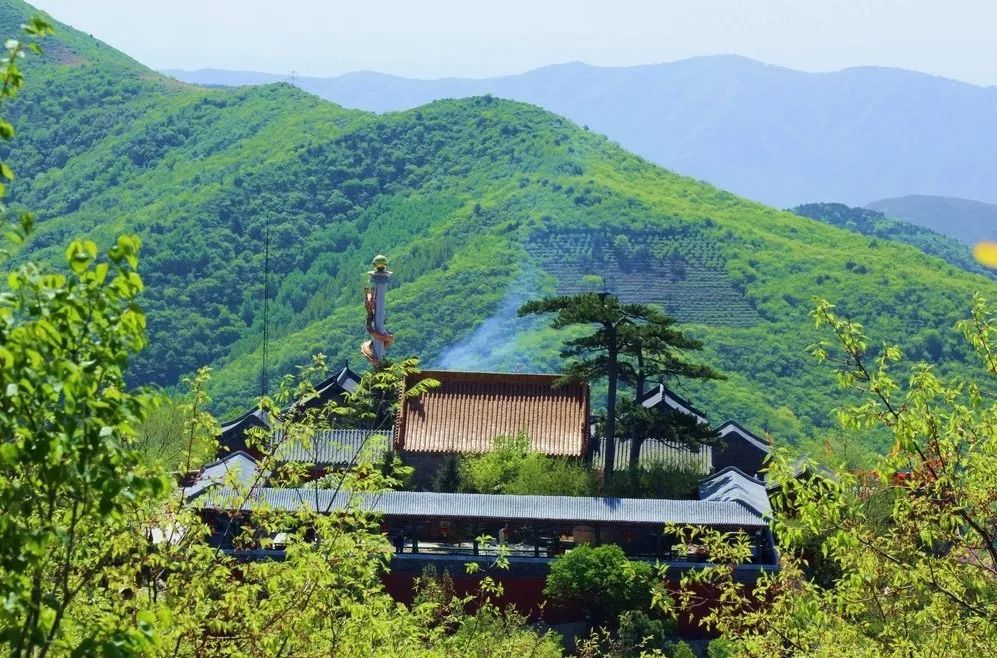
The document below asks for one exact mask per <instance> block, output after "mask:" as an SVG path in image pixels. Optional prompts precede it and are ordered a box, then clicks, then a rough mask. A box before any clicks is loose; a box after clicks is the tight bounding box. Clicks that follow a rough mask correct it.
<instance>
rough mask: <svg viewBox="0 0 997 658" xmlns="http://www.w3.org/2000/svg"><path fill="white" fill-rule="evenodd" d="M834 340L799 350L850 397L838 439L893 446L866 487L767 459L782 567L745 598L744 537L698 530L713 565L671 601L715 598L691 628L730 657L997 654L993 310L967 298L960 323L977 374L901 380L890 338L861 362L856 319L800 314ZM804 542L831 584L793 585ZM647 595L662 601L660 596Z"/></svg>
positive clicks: (799, 576)
mask: <svg viewBox="0 0 997 658" xmlns="http://www.w3.org/2000/svg"><path fill="white" fill-rule="evenodd" d="M813 317H814V320H815V322H816V324H817V326H818V327H820V328H827V329H829V330H830V331H831V332H832V333H833V334H834V336H835V337H836V339H837V343H838V347H837V348H835V347H833V346H832V345H831V344H829V343H827V342H820V343H817V344H815V345H813V346H812V352H813V354H814V355H815V356H816V357H817V358H818V360H820V361H822V362H825V361H827V362H832V363H834V364H836V367H835V372H836V376H837V378H838V380H839V382H840V383H841V384H842V385H843V386H845V387H847V388H849V389H850V390H853V391H855V392H857V393H858V394H860V395H861V396H862V398H863V399H862V401H861V402H859V403H856V404H853V405H851V406H848V407H845V408H842V409H841V410H840V412H839V417H840V419H841V421H842V422H843V423H844V424H845V425H846V427H847V428H849V429H850V430H852V431H870V430H871V429H874V428H877V427H879V428H884V429H885V430H887V431H889V433H890V435H891V436H892V439H893V441H892V447H891V450H890V451H889V453H888V454H886V455H885V456H883V457H881V458H880V459H879V461H878V462H877V464H876V466H875V468H874V469H873V474H874V476H875V478H874V482H875V483H877V484H875V486H874V487H872V491H873V492H874V495H876V496H884V497H885V498H884V499H885V500H886V501H887V504H885V505H879V504H872V502H871V501H870V500H869V496H870V485H869V483H868V480H867V479H864V480H859V479H858V478H857V477H856V476H854V475H852V474H850V473H848V472H839V473H838V474H837V476H836V477H835V478H809V479H800V478H796V477H794V475H795V473H796V472H797V471H798V468H797V466H798V465H797V464H796V463H795V462H794V461H793V460H791V459H790V458H789V457H788V456H787V455H785V454H779V455H777V456H776V459H775V460H774V462H773V466H772V467H771V468H770V471H769V477H770V478H771V480H772V481H773V482H774V483H777V484H779V485H780V487H781V490H782V493H781V494H780V495H779V496H777V497H776V500H775V501H774V503H775V506H776V520H775V530H776V534H777V536H778V537H779V541H780V543H781V544H782V546H783V549H784V550H783V559H782V564H781V570H780V571H779V572H778V573H777V574H770V575H766V576H764V577H763V578H762V579H761V580H760V582H759V583H758V584H757V585H756V586H755V588H754V590H753V591H752V592H750V596H749V592H748V591H747V590H746V588H745V586H744V585H742V584H739V583H736V582H735V579H734V578H733V569H732V567H733V566H734V565H735V564H737V563H739V562H743V561H745V560H746V559H747V557H748V556H749V554H750V548H749V546H748V545H747V543H746V541H745V540H744V538H743V537H737V536H732V535H727V536H722V535H718V534H717V533H703V534H702V535H701V537H700V541H701V543H705V544H706V545H707V546H708V548H709V550H710V553H711V560H713V561H714V562H715V563H717V564H718V565H719V566H718V567H717V568H715V569H706V570H703V571H702V572H699V573H696V574H688V575H686V576H684V577H683V579H682V580H683V592H682V595H681V596H680V597H679V599H678V604H677V605H678V608H679V609H683V610H690V609H693V608H695V607H696V606H697V595H696V594H695V589H696V587H700V588H701V587H703V586H708V587H713V588H717V590H718V591H719V592H720V595H719V600H720V602H721V603H720V605H718V606H716V607H715V608H713V609H712V610H710V611H709V613H708V614H706V616H705V623H706V624H707V625H709V626H710V627H712V628H713V629H715V630H717V631H720V632H721V633H723V634H724V635H725V636H726V638H727V639H728V640H729V641H730V643H731V648H732V653H733V655H746V656H831V655H836V656H888V657H892V656H897V657H901V656H904V657H910V656H914V657H919V656H987V655H993V654H994V653H997V605H995V602H997V542H995V539H997V537H995V531H997V497H995V492H997V441H995V437H997V403H995V402H994V400H995V396H994V389H993V386H994V383H995V382H997V315H995V314H994V312H993V310H992V309H991V308H990V307H989V305H988V304H987V302H986V300H985V299H984V298H983V297H980V296H977V297H976V298H975V300H974V303H973V308H972V314H971V317H970V318H969V319H967V320H964V321H961V322H959V323H958V325H957V327H958V329H959V330H960V331H961V332H962V333H963V334H964V336H965V338H966V339H967V340H968V342H969V344H970V346H971V347H972V349H973V350H975V352H976V353H977V354H978V356H979V358H980V361H981V364H982V372H983V373H985V374H983V375H981V378H980V379H979V380H978V381H977V380H968V379H963V378H958V377H956V378H945V377H943V376H942V374H941V373H939V372H938V371H936V369H935V368H934V367H932V366H930V365H926V364H920V365H915V366H914V367H913V369H912V371H911V375H910V378H909V380H908V381H907V383H906V385H903V384H901V383H900V382H899V381H897V380H896V379H895V377H894V375H893V370H894V369H895V368H896V365H897V363H898V361H899V359H900V355H901V350H900V348H899V347H898V346H896V345H890V344H885V345H882V346H880V347H879V348H878V349H877V350H876V351H875V352H874V353H872V354H870V345H869V339H868V338H867V337H866V335H865V333H864V330H863V328H862V327H861V325H859V324H857V323H855V322H853V321H851V320H848V319H846V318H842V317H840V316H839V315H838V314H837V313H836V312H835V310H834V308H833V307H832V306H831V305H830V304H828V303H827V302H824V301H820V302H819V303H818V305H817V308H816V310H815V311H814V313H813ZM814 538H818V539H819V541H820V546H821V550H822V552H823V553H824V555H825V556H826V559H827V560H829V561H830V562H831V563H832V566H833V567H834V568H836V569H837V571H838V574H839V575H837V577H836V578H835V579H834V580H833V581H832V582H830V583H827V582H825V583H817V582H813V581H812V580H810V579H808V578H807V577H806V573H807V572H806V568H805V565H804V564H802V563H801V562H800V560H799V558H797V557H796V554H797V553H798V552H799V551H800V549H801V548H805V547H806V546H807V545H808V543H809V542H811V541H812V540H813V539H814ZM656 600H657V601H658V602H659V603H662V604H664V605H666V606H669V605H671V600H670V599H669V598H668V594H667V593H665V592H663V591H659V592H657V595H656Z"/></svg>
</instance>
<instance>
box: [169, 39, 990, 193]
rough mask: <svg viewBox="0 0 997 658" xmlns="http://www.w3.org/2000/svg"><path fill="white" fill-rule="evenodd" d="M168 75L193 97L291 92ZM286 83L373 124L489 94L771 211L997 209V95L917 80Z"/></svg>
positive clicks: (743, 63) (559, 68)
mask: <svg viewBox="0 0 997 658" xmlns="http://www.w3.org/2000/svg"><path fill="white" fill-rule="evenodd" d="M301 65H302V67H306V66H307V67H312V68H316V67H319V68H320V67H322V66H325V63H320V62H307V61H302V64H301ZM172 73H173V74H174V75H176V76H177V77H178V78H179V79H181V80H186V81H188V82H197V83H200V84H248V83H251V82H256V83H260V82H273V81H281V80H284V81H286V80H290V79H291V76H288V75H267V74H253V73H249V72H233V71H217V70H204V71H173V72H172ZM293 79H294V83H295V84H296V85H298V86H299V87H300V88H301V89H304V90H305V91H308V92H310V93H313V94H316V95H318V96H320V97H322V98H325V99H326V100H331V101H333V102H334V103H340V104H342V105H343V106H344V107H352V108H358V109H364V110H372V111H375V112H385V111H397V110H406V109H411V108H413V107H417V106H419V105H423V104H425V103H428V102H430V101H433V100H437V99H441V98H462V97H469V96H477V95H483V94H489V93H490V94H494V95H495V96H500V97H502V98H510V99H514V100H519V101H523V102H527V103H534V104H536V105H539V106H540V107H543V108H544V109H547V110H550V111H551V112H556V113H557V114H560V115H562V116H565V117H568V118H569V119H571V120H572V121H575V122H577V123H578V124H580V125H587V126H589V127H590V128H591V129H592V130H595V131H598V132H601V133H604V134H606V135H608V136H609V137H610V138H611V139H613V140H615V141H617V142H619V143H620V144H621V145H622V146H623V147H624V148H626V149H629V150H631V151H633V152H634V153H637V154H639V155H642V156H644V157H645V158H648V159H650V160H651V161H652V162H656V163H657V164H660V165H663V166H665V167H668V168H671V169H675V170H677V171H681V172H682V173H684V174H687V175H689V176H693V177H695V178H701V179H703V180H706V181H708V182H710V183H713V184H714V185H718V186H720V187H722V188H724V189H728V190H731V191H733V192H735V193H737V194H741V195H743V196H746V197H748V198H750V199H755V200H758V201H762V202H764V203H769V204H773V205H777V206H779V207H786V206H791V205H797V204H800V203H805V202H807V201H811V200H813V199H837V200H839V201H843V202H845V203H849V204H851V205H861V204H865V203H867V202H869V201H871V200H872V199H880V198H883V197H887V196H900V195H905V194H945V195H949V196H958V197H965V198H968V199H980V200H982V201H987V202H990V203H997V187H995V186H994V185H993V183H992V181H993V180H994V178H995V177H997V131H995V129H994V126H997V88H994V87H978V86H975V85H971V84H967V83H964V82H959V81H956V80H948V79H945V78H940V77H936V76H931V75H926V74H923V73H917V72H914V71H905V70H902V69H891V68H881V67H857V68H849V69H845V70H842V71H834V72H830V73H824V72H821V73H809V72H804V71H797V70H793V69H789V68H783V67H781V66H771V65H766V64H764V63H762V62H758V61H754V60H751V59H748V58H745V57H738V56H735V55H715V56H708V57H693V58H690V59H684V60H680V61H676V62H668V63H664V64H648V65H643V66H626V67H608V66H591V65H588V64H584V63H581V62H570V63H566V64H556V65H553V66H545V67H542V68H539V69H535V70H532V71H527V72H526V73H521V74H517V75H508V76H502V77H496V78H485V79H471V78H443V79H439V80H419V79H412V78H401V77H398V76H393V75H385V74H383V73H376V72H371V71H358V72H354V73H347V74H345V75H341V76H337V77H332V78H317V77H300V76H295V77H294V78H293ZM856 108H862V111H856Z"/></svg>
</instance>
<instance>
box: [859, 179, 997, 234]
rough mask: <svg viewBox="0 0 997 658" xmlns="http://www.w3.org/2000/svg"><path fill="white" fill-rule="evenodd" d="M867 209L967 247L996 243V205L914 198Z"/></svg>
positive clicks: (899, 199) (961, 200) (921, 196)
mask: <svg viewBox="0 0 997 658" xmlns="http://www.w3.org/2000/svg"><path fill="white" fill-rule="evenodd" d="M995 185H997V181H995ZM866 208H871V209H872V210H878V211H879V212H882V213H884V214H886V215H889V216H891V217H896V218H898V219H902V220H904V221H905V222H909V223H911V224H915V225H917V226H921V227H923V228H926V229H930V230H932V231H936V232H938V233H942V234H944V235H948V236H951V237H953V238H955V239H956V240H959V241H960V242H963V243H965V244H970V245H971V244H976V243H977V242H982V241H984V240H991V241H995V240H997V205H994V204H991V203H982V202H980V201H972V200H970V199H957V198H952V197H942V196H926V195H923V194H912V195H909V196H905V197H900V198H896V199H880V200H879V201H874V202H872V203H870V204H867V205H866Z"/></svg>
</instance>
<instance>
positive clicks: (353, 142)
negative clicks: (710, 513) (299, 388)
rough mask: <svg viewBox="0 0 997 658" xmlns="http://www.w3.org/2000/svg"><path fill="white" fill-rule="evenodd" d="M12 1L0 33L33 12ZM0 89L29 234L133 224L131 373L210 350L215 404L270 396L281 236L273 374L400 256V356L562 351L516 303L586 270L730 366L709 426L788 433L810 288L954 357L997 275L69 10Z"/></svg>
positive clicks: (5, 1)
mask: <svg viewBox="0 0 997 658" xmlns="http://www.w3.org/2000/svg"><path fill="white" fill-rule="evenodd" d="M29 11H30V10H29V8H28V7H27V5H25V4H23V3H21V2H18V1H17V0H2V1H0V30H2V31H3V33H4V34H15V33H16V31H17V26H18V24H19V23H21V22H23V19H24V17H25V16H26V15H27V14H28V13H29ZM29 68H30V71H29V73H30V79H31V85H29V87H28V90H27V91H26V92H25V93H24V94H23V95H22V96H21V97H20V98H19V99H18V100H17V101H16V102H15V103H13V104H11V105H10V110H11V119H12V121H13V123H14V124H15V126H16V127H17V128H18V131H19V133H18V137H17V139H16V140H15V141H14V142H13V144H14V146H13V152H11V153H9V154H5V155H6V156H7V157H5V160H9V161H12V162H14V163H19V169H18V174H19V177H18V180H17V181H16V182H15V183H14V184H13V185H12V196H11V197H10V203H11V205H12V206H15V207H17V206H26V207H30V208H32V209H34V210H36V211H37V212H38V213H39V223H40V225H39V229H38V232H37V234H36V236H35V237H34V239H33V242H32V243H31V244H30V245H29V253H30V254H31V255H32V256H34V257H39V258H46V257H51V258H52V259H53V260H54V259H55V258H56V257H61V253H62V250H63V249H64V248H65V244H66V243H67V241H68V240H69V239H70V238H72V237H73V236H76V235H81V234H87V235H92V236H95V238H96V239H97V240H98V242H100V243H101V244H103V245H107V244H109V243H110V241H111V238H112V236H114V235H116V234H119V233H122V232H126V231H134V232H136V233H138V234H139V235H140V236H141V237H142V240H143V244H144V247H143V258H142V267H141V270H142V272H143V276H144V277H145V281H146V285H147V290H146V293H145V295H144V304H145V306H146V308H147V310H148V314H149V322H150V325H149V334H150V346H149V348H148V349H147V350H146V351H145V352H144V353H143V354H142V356H141V358H140V359H139V360H138V361H137V362H136V363H134V365H133V368H132V379H133V380H134V381H135V382H147V383H154V384H159V385H164V386H170V385H173V384H175V383H176V382H177V381H178V379H179V378H180V377H181V376H183V375H184V374H187V373H190V372H191V371H193V370H194V369H195V368H196V367H198V366H200V365H203V364H212V365H213V366H214V367H215V371H216V372H215V377H214V380H213V390H212V393H213V394H214V397H215V405H216V409H217V410H219V411H220V412H222V413H225V412H231V411H233V410H237V409H241V408H244V407H245V406H247V405H248V404H249V403H250V400H251V397H252V396H253V395H254V394H256V393H258V392H259V379H260V370H261V365H262V354H261V336H262V333H263V332H262V322H263V314H262V309H263V290H264V287H263V263H264V245H265V242H266V237H267V235H268V234H269V238H270V239H269V242H270V250H269V260H270V266H271V272H272V274H271V277H272V278H271V290H272V304H271V313H270V321H269V327H270V334H271V337H272V343H271V349H270V354H271V361H270V369H269V372H270V374H271V375H272V377H273V378H276V377H278V376H279V375H280V374H282V373H285V372H289V371H292V370H293V369H294V368H295V367H296V366H297V365H299V364H301V363H303V362H304V361H305V360H306V359H307V358H308V357H309V355H311V354H312V353H314V352H317V351H323V352H325V353H327V354H328V355H329V357H330V361H331V362H332V363H334V364H336V363H340V362H342V361H344V360H349V361H350V362H351V363H352V364H353V365H354V366H358V367H359V366H360V365H361V364H362V359H361V357H360V355H359V351H358V346H359V343H360V342H361V340H363V335H364V332H363V317H364V315H363V307H362V303H361V297H360V286H361V284H362V281H363V273H364V272H365V271H366V270H367V269H368V267H369V263H370V258H371V256H373V255H374V254H375V253H378V252H382V253H385V254H387V255H388V257H389V258H390V260H391V269H393V270H394V271H395V286H394V287H393V289H392V290H391V291H390V293H389V299H388V304H389V318H388V325H389V328H390V329H391V330H392V331H393V333H394V334H395V336H396V341H395V345H394V346H393V348H392V352H393V354H395V355H399V356H401V355H407V354H413V353H414V354H419V355H420V356H421V357H422V358H423V360H424V363H426V364H427V365H435V364H439V363H444V364H446V365H449V366H455V367H456V366H461V367H472V368H494V369H511V368H514V367H521V368H525V369H538V370H552V369H557V368H558V367H559V361H558V358H557V350H558V347H559V338H558V337H557V336H556V335H554V334H552V332H551V331H550V330H547V329H545V328H543V327H542V326H541V325H540V324H538V323H537V321H535V320H534V321H526V320H522V321H521V320H517V319H515V317H514V316H515V308H516V306H517V305H518V303H519V302H520V301H522V300H523V299H525V298H528V297H532V296H535V295H539V294H543V293H551V292H554V291H555V290H562V291H565V290H570V289H575V288H577V287H578V286H590V287H598V288H600V289H601V288H608V289H611V290H614V291H616V292H619V293H620V294H621V295H622V296H623V297H624V298H629V299H635V300H640V301H654V302H658V303H661V304H663V305H664V306H665V307H666V308H667V309H669V310H670V311H672V312H673V313H675V314H676V315H677V316H678V317H679V318H681V319H682V320H683V321H685V322H687V323H688V325H687V328H688V329H689V331H690V332H691V333H693V334H695V335H697V336H699V337H701V338H702V339H703V340H704V341H705V343H706V351H705V353H704V359H705V360H706V361H708V362H709V363H710V364H711V365H713V366H715V367H717V368H719V369H720V370H723V371H724V372H726V373H727V374H728V377H729V378H728V379H727V380H726V381H723V382H712V383H706V384H701V385H697V386H696V387H694V388H693V387H690V388H689V389H688V390H683V391H682V393H683V394H684V395H687V396H689V397H690V398H691V399H693V400H695V401H696V405H697V406H698V407H701V408H703V409H704V410H705V411H707V412H708V413H710V414H711V417H712V418H714V419H715V420H721V419H724V418H727V417H732V418H737V419H738V420H739V421H741V422H742V423H743V424H745V425H746V426H748V427H750V428H752V429H754V430H757V431H765V430H769V431H771V432H772V433H773V434H775V435H776V436H777V437H779V438H780V439H786V440H789V441H796V440H798V439H800V438H802V437H804V436H807V435H812V434H814V433H819V432H822V431H825V430H827V429H828V428H829V427H831V426H832V422H833V421H832V418H833V412H832V410H833V409H834V407H835V406H837V405H838V404H839V403H841V402H842V401H843V399H844V398H842V397H841V395H842V394H841V393H840V392H838V391H836V390H835V389H834V388H833V384H832V383H831V382H829V381H828V378H827V377H826V373H824V372H821V371H818V370H817V369H815V368H814V367H813V365H812V364H811V360H810V359H809V358H808V357H807V356H806V353H805V348H806V346H807V345H808V344H810V343H812V342H813V341H814V340H815V338H816V334H815V333H814V331H813V330H812V322H811V320H810V319H809V317H808V312H809V310H810V309H811V307H812V304H811V296H812V295H820V296H823V297H827V298H829V299H831V300H835V301H836V302H837V303H838V304H839V305H840V308H841V310H842V311H843V312H845V313H847V314H848V315H851V316H853V317H856V318H862V319H863V320H864V321H865V323H866V325H867V329H868V331H869V333H870V334H871V335H872V336H874V337H876V339H880V338H882V339H886V338H892V337H895V336H905V337H907V344H908V345H910V346H912V347H913V350H914V353H913V354H912V355H911V356H913V357H928V358H932V359H935V360H937V362H938V363H939V368H940V369H941V370H943V371H950V370H952V369H961V368H964V367H965V366H964V365H963V363H964V360H965V358H966V351H965V349H966V348H964V347H963V346H962V344H961V343H960V342H959V341H958V340H957V339H956V336H955V334H954V333H953V332H952V331H951V326H952V325H953V323H954V322H955V321H956V320H957V319H959V318H961V317H963V316H964V315H965V312H966V308H967V307H968V304H969V299H970V295H971V293H972V292H973V291H974V290H986V291H988V292H990V293H991V296H992V293H993V292H994V291H995V284H994V282H993V281H992V280H989V279H987V278H985V277H983V276H976V275H972V274H969V273H966V272H963V271H961V270H958V269H957V268H955V267H952V266H951V265H949V264H947V263H945V262H943V261H942V260H940V259H936V258H931V257H925V255H924V254H923V253H922V252H921V251H919V250H917V249H914V248H912V247H907V246H903V245H898V244H895V243H892V242H887V241H883V240H876V239H870V238H869V237H866V236H862V235H859V234H856V233H853V232H850V231H846V230H843V229H839V228H835V227H832V226H828V225H826V224H822V223H820V222H816V221H812V220H809V219H805V218H802V217H799V216H797V215H793V214H791V213H786V212H779V211H776V210H774V209H771V208H768V207H765V206H762V205H760V204H757V203H753V202H749V201H745V200H743V199H740V198H738V197H736V196H734V195H732V194H729V193H727V192H724V191H721V190H719V189H717V188H714V187H712V186H710V185H707V184H704V183H700V182H697V181H694V180H692V179H689V178H685V177H682V176H679V175H677V174H674V173H671V172H668V171H665V170H663V169H661V168H660V167H657V166H655V165H652V164H650V163H648V162H646V161H645V160H643V159H641V158H639V157H637V156H635V155H632V154H630V153H628V152H626V151H624V150H623V149H621V148H620V147H618V146H616V145H614V144H612V143H611V142H610V141H609V140H607V139H606V138H604V137H602V136H600V135H598V134H595V133H592V132H589V131H586V130H584V129H582V128H580V127H578V126H576V125H575V124H572V123H571V122H569V121H567V120H565V119H562V118H560V117H558V116H556V115H553V114H551V113H549V112H546V111H543V110H541V109H539V108H537V107H534V106H530V105H525V104H522V103H516V102H511V101H505V100H499V99H495V98H491V97H480V98H471V99H464V100H451V101H438V102H434V103H431V104H429V105H426V106H424V107H420V108H416V109H412V110H408V111H405V112H399V113H389V114H386V115H380V116H379V115H374V114H370V113H366V112H361V111H355V110H345V109H343V108H341V107H339V106H336V105H334V104H331V103H329V102H326V101H323V100H320V99H318V98H316V97H314V96H310V95H308V94H305V93H304V92H302V91H300V90H298V89H295V88H293V87H290V86H288V85H270V86H264V87H256V88H245V89H204V88H199V87H194V86H188V85H184V84H181V83H178V82H176V81H174V80H172V79H170V78H166V77H164V76H160V75H158V74H156V73H154V72H152V71H149V70H147V69H145V68H143V67H141V66H140V65H138V64H137V63H135V62H134V61H132V60H130V59H128V58H126V57H125V56H123V55H121V54H119V53H116V52H115V51H113V50H111V49H110V48H108V47H107V46H105V45H102V44H100V43H98V42H96V41H94V40H93V39H91V38H90V37H87V36H85V35H82V34H79V33H76V32H74V31H72V30H71V29H69V28H67V27H65V26H58V35H57V36H56V37H53V38H52V39H50V40H49V47H48V51H47V54H46V56H45V57H44V58H43V59H41V60H40V61H39V62H36V63H34V64H29Z"/></svg>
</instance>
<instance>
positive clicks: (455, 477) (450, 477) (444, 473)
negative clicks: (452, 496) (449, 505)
mask: <svg viewBox="0 0 997 658" xmlns="http://www.w3.org/2000/svg"><path fill="white" fill-rule="evenodd" d="M459 490H460V458H459V457H457V455H453V454H450V455H447V456H445V457H444V458H443V461H442V462H441V463H440V467H439V468H438V469H437V470H436V475H434V476H433V491H437V492H440V493H454V492H455V491H459Z"/></svg>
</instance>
